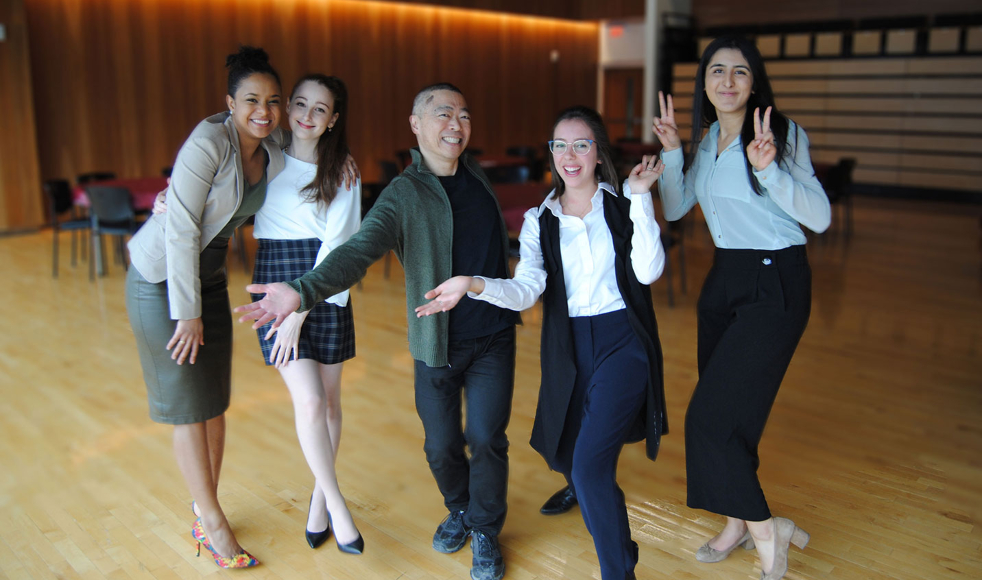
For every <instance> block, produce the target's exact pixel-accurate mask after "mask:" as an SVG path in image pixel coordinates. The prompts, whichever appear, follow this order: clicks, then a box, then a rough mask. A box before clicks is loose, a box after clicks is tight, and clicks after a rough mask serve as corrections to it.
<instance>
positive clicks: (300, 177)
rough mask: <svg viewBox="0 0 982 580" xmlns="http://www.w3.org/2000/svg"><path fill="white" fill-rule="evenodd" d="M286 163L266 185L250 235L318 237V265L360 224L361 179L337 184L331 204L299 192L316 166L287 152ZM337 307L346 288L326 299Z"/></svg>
mask: <svg viewBox="0 0 982 580" xmlns="http://www.w3.org/2000/svg"><path fill="white" fill-rule="evenodd" d="M284 157H285V158H286V166H285V167H284V168H283V171H282V172H280V174H279V175H277V176H276V177H275V178H273V180H272V181H270V182H269V185H267V186H266V201H265V203H263V207H262V208H261V209H260V210H259V212H258V213H256V227H255V228H254V229H253V233H252V235H253V236H254V237H255V238H256V239H263V240H304V239H310V238H318V239H319V240H320V241H321V247H320V250H319V251H318V252H317V260H316V261H315V263H314V265H315V266H316V265H317V264H320V263H321V261H323V260H324V258H326V257H327V255H328V254H329V253H330V252H331V250H332V249H334V248H336V247H338V246H340V245H341V244H343V243H344V242H345V241H347V240H348V238H350V237H351V236H352V234H354V233H355V232H357V231H358V227H359V226H360V225H361V181H360V180H356V181H355V183H354V184H353V185H352V186H351V190H350V191H349V190H348V189H345V187H344V184H342V185H341V186H340V187H338V191H337V194H336V195H335V197H334V200H333V201H331V204H330V205H328V206H325V205H324V204H323V203H319V202H309V201H306V200H305V195H306V194H305V193H301V192H302V190H303V188H305V187H306V186H307V185H308V184H309V183H310V182H311V181H312V180H313V179H314V176H315V175H316V174H317V165H316V164H314V163H307V162H306V161H300V160H299V159H296V158H294V157H290V156H289V155H284ZM327 302H330V303H331V304H337V305H338V306H347V305H348V291H347V290H345V291H344V292H340V293H338V294H335V295H334V296H331V297H330V298H328V299H327Z"/></svg>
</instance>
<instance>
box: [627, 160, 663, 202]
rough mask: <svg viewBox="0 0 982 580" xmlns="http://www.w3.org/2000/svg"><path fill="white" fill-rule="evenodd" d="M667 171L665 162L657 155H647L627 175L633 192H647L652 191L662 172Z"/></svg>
mask: <svg viewBox="0 0 982 580" xmlns="http://www.w3.org/2000/svg"><path fill="white" fill-rule="evenodd" d="M663 171H665V164H664V163H662V161H661V159H659V158H658V156H657V155H645V156H644V157H642V158H641V163H638V164H637V165H635V166H634V169H632V170H631V174H630V175H628V176H627V184H628V185H629V186H630V187H631V193H632V194H635V193H647V192H649V191H651V186H653V185H654V184H655V182H656V181H658V178H659V177H660V176H661V174H662V172H663Z"/></svg>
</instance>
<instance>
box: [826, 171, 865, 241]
mask: <svg viewBox="0 0 982 580" xmlns="http://www.w3.org/2000/svg"><path fill="white" fill-rule="evenodd" d="M855 168H856V160H855V159H853V158H851V157H844V158H842V159H839V162H838V163H837V164H835V165H833V166H832V167H830V168H829V169H828V171H827V172H826V173H825V175H824V176H819V181H821V182H822V187H824V188H825V195H827V196H828V197H829V203H830V204H832V219H833V221H834V222H838V221H839V217H838V214H839V213H844V214H845V217H844V219H845V222H846V223H845V238H846V240H848V239H849V238H851V237H852V172H853V169H855ZM836 207H841V208H842V211H841V212H838V211H836V209H835V208H836Z"/></svg>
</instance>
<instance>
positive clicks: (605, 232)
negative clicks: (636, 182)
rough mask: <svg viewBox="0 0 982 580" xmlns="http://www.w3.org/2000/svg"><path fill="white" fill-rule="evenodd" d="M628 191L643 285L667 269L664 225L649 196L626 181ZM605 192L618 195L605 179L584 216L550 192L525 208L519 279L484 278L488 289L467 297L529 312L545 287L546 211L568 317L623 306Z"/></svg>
mask: <svg viewBox="0 0 982 580" xmlns="http://www.w3.org/2000/svg"><path fill="white" fill-rule="evenodd" d="M624 190H625V191H624V195H625V197H627V198H628V199H629V200H631V210H630V217H631V221H632V222H634V236H633V237H632V238H631V246H632V248H631V265H632V267H633V268H634V274H635V275H636V276H637V277H638V280H639V281H641V283H643V284H651V283H652V282H654V281H655V280H657V279H658V277H659V276H661V273H662V270H663V269H664V268H665V249H664V248H663V247H662V244H661V235H660V234H661V229H660V228H659V227H658V222H656V221H655V209H654V205H653V204H652V201H651V194H650V193H647V192H645V193H644V194H640V195H631V192H630V188H628V187H627V182H625V184H624ZM554 191H555V190H553V192H554ZM604 191H606V192H607V193H608V194H610V195H617V194H616V193H615V192H614V188H613V187H612V186H611V185H609V184H607V183H601V184H600V185H599V186H598V187H597V192H596V193H595V194H593V199H592V204H593V207H592V209H590V211H589V213H587V214H586V215H585V216H584V217H583V219H580V218H578V217H576V216H568V215H565V214H563V208H562V205H561V204H560V202H559V200H558V199H553V197H552V193H550V194H549V196H548V197H546V200H545V201H544V202H543V203H542V205H540V206H539V207H534V208H532V209H530V210H528V211H527V212H525V223H524V224H522V233H521V234H519V236H518V240H519V242H520V243H521V250H520V251H521V255H520V259H519V262H518V266H516V267H515V277H514V278H511V279H508V280H502V279H498V278H484V291H483V292H482V293H481V294H473V293H468V296H470V297H471V298H476V299H478V300H485V301H487V302H490V303H491V304H494V305H495V306H499V307H502V308H508V309H511V310H525V309H526V308H529V307H530V306H532V305H533V304H535V301H536V300H537V299H538V298H539V295H540V294H542V292H543V290H545V287H546V271H545V268H544V261H543V258H542V246H541V244H540V241H539V216H541V215H542V212H544V211H547V210H548V211H551V212H552V213H553V215H554V216H556V217H557V218H558V219H559V245H560V254H561V256H562V260H563V277H564V278H565V282H566V303H567V306H568V307H569V315H570V316H571V317H573V316H596V315H598V314H605V313H607V312H614V311H615V310H621V309H623V308H625V307H626V306H625V304H624V300H623V299H622V298H621V293H620V290H619V289H618V288H617V276H616V274H615V273H614V257H615V256H614V241H613V238H612V237H611V235H610V229H609V228H608V227H607V221H606V220H605V219H604V210H603V197H602V196H603V192H604Z"/></svg>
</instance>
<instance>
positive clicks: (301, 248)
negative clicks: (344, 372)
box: [252, 238, 355, 365]
mask: <svg viewBox="0 0 982 580" xmlns="http://www.w3.org/2000/svg"><path fill="white" fill-rule="evenodd" d="M320 247H321V241H320V240H319V239H317V238H310V239H306V240H265V239H260V240H259V250H258V251H257V252H256V267H255V270H254V272H253V276H252V281H253V282H254V283H256V284H271V283H273V282H288V281H290V280H293V279H296V278H299V277H300V276H303V275H304V274H306V273H307V272H309V271H310V270H311V268H313V267H314V262H315V261H316V259H317V252H318V251H319V250H320ZM260 298H262V295H260V294H253V295H252V299H253V301H256V300H259V299H260ZM271 324H272V322H270V323H268V324H265V325H263V326H262V327H261V328H259V329H258V330H257V331H256V334H257V335H258V336H259V346H260V347H261V348H262V352H263V360H265V361H266V364H267V365H269V364H270V362H269V353H270V352H271V351H272V350H273V343H274V341H275V339H276V335H275V334H274V335H273V336H272V338H270V340H265V336H266V333H267V332H269V327H270V325H271ZM298 351H299V352H298V353H297V358H302V359H303V358H309V359H313V360H315V361H317V362H319V363H321V364H328V365H330V364H337V363H340V362H344V361H346V360H348V359H351V358H354V356H355V321H354V317H353V316H352V315H351V297H350V296H349V298H348V305H347V306H338V305H336V304H329V303H327V302H321V303H319V304H318V305H317V306H314V308H313V309H311V311H310V314H309V315H308V316H307V319H306V320H305V321H304V323H303V326H302V327H301V328H300V341H299V349H298Z"/></svg>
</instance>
